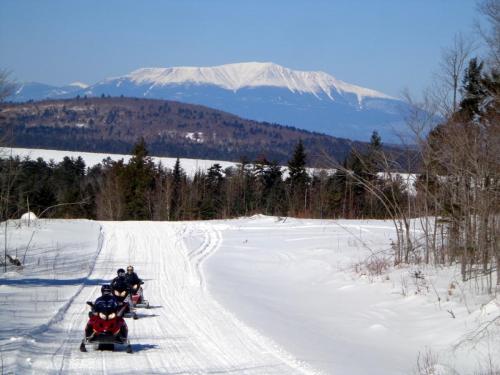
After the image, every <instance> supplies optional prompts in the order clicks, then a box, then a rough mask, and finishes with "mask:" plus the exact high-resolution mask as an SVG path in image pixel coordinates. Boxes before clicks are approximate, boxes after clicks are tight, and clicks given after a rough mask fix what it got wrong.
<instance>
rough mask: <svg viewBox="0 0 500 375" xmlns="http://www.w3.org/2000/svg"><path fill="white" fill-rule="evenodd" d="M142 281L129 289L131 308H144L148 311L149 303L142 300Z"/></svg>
mask: <svg viewBox="0 0 500 375" xmlns="http://www.w3.org/2000/svg"><path fill="white" fill-rule="evenodd" d="M142 284H144V283H143V282H142V281H141V282H140V283H138V284H134V285H132V286H131V287H130V293H131V299H132V306H133V307H144V308H146V309H149V301H148V300H147V299H145V298H144V291H143V289H142Z"/></svg>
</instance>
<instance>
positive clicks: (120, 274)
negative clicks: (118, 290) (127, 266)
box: [116, 268, 125, 276]
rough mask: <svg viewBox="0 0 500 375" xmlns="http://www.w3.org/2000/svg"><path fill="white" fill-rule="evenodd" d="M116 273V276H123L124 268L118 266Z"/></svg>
mask: <svg viewBox="0 0 500 375" xmlns="http://www.w3.org/2000/svg"><path fill="white" fill-rule="evenodd" d="M116 274H117V275H118V276H125V270H124V269H123V268H119V269H118V271H116Z"/></svg>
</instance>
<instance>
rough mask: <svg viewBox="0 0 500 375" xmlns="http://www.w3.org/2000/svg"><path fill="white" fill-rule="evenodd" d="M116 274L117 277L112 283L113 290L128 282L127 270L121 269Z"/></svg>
mask: <svg viewBox="0 0 500 375" xmlns="http://www.w3.org/2000/svg"><path fill="white" fill-rule="evenodd" d="M116 274H117V276H116V277H115V278H114V279H113V280H112V281H111V287H112V288H113V289H116V286H117V285H119V284H121V283H126V284H128V283H127V280H126V278H125V275H126V274H125V270H124V269H123V268H119V269H118V270H117V271H116Z"/></svg>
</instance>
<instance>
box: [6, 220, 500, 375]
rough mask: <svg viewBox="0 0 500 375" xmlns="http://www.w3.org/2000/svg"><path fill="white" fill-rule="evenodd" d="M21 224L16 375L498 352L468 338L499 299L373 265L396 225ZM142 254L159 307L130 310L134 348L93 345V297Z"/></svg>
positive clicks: (13, 351) (15, 246)
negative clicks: (84, 343) (134, 313)
mask: <svg viewBox="0 0 500 375" xmlns="http://www.w3.org/2000/svg"><path fill="white" fill-rule="evenodd" d="M2 228H3V229H2V230H5V226H4V225H2ZM7 228H8V232H7V236H6V237H7V241H8V244H7V245H8V246H7V247H8V249H9V252H11V253H12V254H15V255H17V258H18V259H24V258H25V261H23V264H24V267H23V268H13V267H9V270H8V272H6V273H3V274H0V318H1V319H0V352H1V353H2V360H3V371H4V372H5V373H10V372H12V373H36V374H56V373H57V374H61V373H64V374H67V373H68V374H101V373H102V374H127V373H130V374H133V373H143V374H252V375H253V374H264V375H265V374H321V373H324V374H354V375H356V374H375V375H377V374H384V375H391V374H411V373H412V371H413V369H414V368H415V365H416V360H417V357H418V355H419V353H421V354H423V353H426V351H427V350H429V349H431V350H432V351H433V353H435V356H436V358H438V359H437V361H436V363H434V364H433V371H434V372H432V373H440V374H456V373H455V372H453V371H454V370H457V371H458V373H459V374H468V373H473V372H474V371H475V370H476V369H478V364H479V365H484V366H486V364H487V363H488V360H489V359H492V361H493V362H495V361H497V360H498V358H496V356H495V355H493V353H497V352H498V350H499V349H500V346H499V342H498V334H497V335H494V334H493V335H491V337H490V338H489V339H488V341H487V342H479V343H478V342H475V344H476V345H474V347H471V346H460V345H459V346H458V347H456V345H457V344H459V343H461V342H463V341H465V342H467V340H464V337H471V336H470V333H471V332H473V330H474V329H475V328H477V327H479V326H481V325H482V324H483V325H484V324H485V322H488V321H491V320H492V319H493V318H494V317H495V316H498V315H499V314H500V309H499V306H498V300H491V297H489V296H486V295H481V293H477V292H476V295H478V296H479V297H472V295H471V294H470V293H469V292H468V290H469V287H470V285H469V284H460V283H459V282H458V281H457V278H458V274H459V273H458V270H456V269H455V268H454V267H449V268H444V269H442V270H436V269H433V268H432V269H429V268H425V267H416V266H415V267H406V268H405V267H402V268H396V269H394V268H392V267H391V266H390V264H389V265H387V267H388V268H387V270H385V271H384V272H382V273H381V275H378V274H376V273H373V272H370V269H369V268H367V267H366V266H367V265H368V264H370V262H369V260H373V259H378V260H382V259H383V258H384V256H386V255H389V254H390V241H391V239H394V238H395V233H394V229H393V227H392V225H391V223H390V222H385V221H360V220H352V221H348V220H299V219H291V218H288V219H285V218H276V217H264V216H255V217H251V218H242V219H237V220H224V221H208V222H102V223H96V222H92V221H86V220H43V219H42V220H37V221H36V222H35V223H34V224H33V225H30V226H27V225H25V224H24V223H22V222H20V221H18V220H16V221H10V222H8V225H7ZM414 230H415V233H416V235H418V234H419V229H418V227H417V226H416V225H415V228H414ZM2 238H4V235H3V234H2ZM24 254H25V256H24ZM128 264H133V265H134V266H135V268H136V271H137V272H138V273H139V276H140V277H141V278H143V280H144V281H145V295H146V297H147V298H148V299H149V301H150V303H151V306H152V308H151V309H149V310H146V309H142V310H138V314H139V320H137V321H134V320H131V319H127V323H128V325H129V332H130V334H129V338H130V341H131V343H132V348H133V350H134V352H135V353H134V354H127V353H125V352H123V351H115V352H110V351H96V350H94V349H91V348H89V349H90V350H89V352H87V353H81V352H80V351H79V350H78V346H79V342H80V340H81V338H82V334H83V332H82V330H83V328H84V326H85V323H86V320H87V312H88V307H87V306H86V304H85V302H86V301H88V300H94V299H95V298H96V297H97V296H98V295H99V289H100V285H101V284H102V283H106V282H108V281H109V280H110V279H111V278H112V277H113V276H114V274H115V271H116V269H117V268H120V267H125V266H127V265H128ZM372 266H373V265H372ZM372 271H373V270H372ZM415 274H418V275H420V276H419V277H418V278H416V277H414V275H415ZM476 282H477V281H476ZM450 283H454V285H455V286H454V287H453V288H452V287H450ZM455 283H456V284H455ZM476 287H477V285H475V286H474V288H476ZM438 296H439V297H440V298H439V299H438V298H437V297H438ZM481 299H483V300H482V301H481ZM482 302H484V303H485V304H484V306H483V307H481V303H482ZM450 311H451V312H452V313H453V316H452V314H451V313H450ZM467 335H469V336H467ZM473 341H474V340H473ZM453 349H454V350H453ZM484 368H485V369H486V367H484ZM438 370H439V372H438ZM429 373H431V372H429Z"/></svg>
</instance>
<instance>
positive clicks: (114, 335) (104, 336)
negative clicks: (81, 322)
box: [80, 284, 132, 353]
mask: <svg viewBox="0 0 500 375" xmlns="http://www.w3.org/2000/svg"><path fill="white" fill-rule="evenodd" d="M101 294H102V295H101V297H99V298H97V299H96V300H95V302H94V303H92V302H90V301H89V302H87V304H88V305H89V306H90V307H91V308H92V310H91V312H89V321H88V322H87V325H86V326H85V330H84V334H85V336H84V338H83V340H82V342H81V344H80V351H82V352H86V351H87V349H86V347H85V345H86V344H89V343H97V344H98V345H99V347H101V348H103V347H104V345H105V346H109V345H111V348H112V349H113V348H114V346H115V344H117V345H126V346H127V353H132V347H131V346H130V342H129V341H128V338H127V335H128V328H127V324H126V323H125V321H124V320H123V314H124V313H125V309H126V308H127V307H128V304H122V305H120V304H119V302H118V301H117V299H116V298H115V297H114V296H113V294H112V288H111V285H108V284H106V285H103V286H102V287H101Z"/></svg>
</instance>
